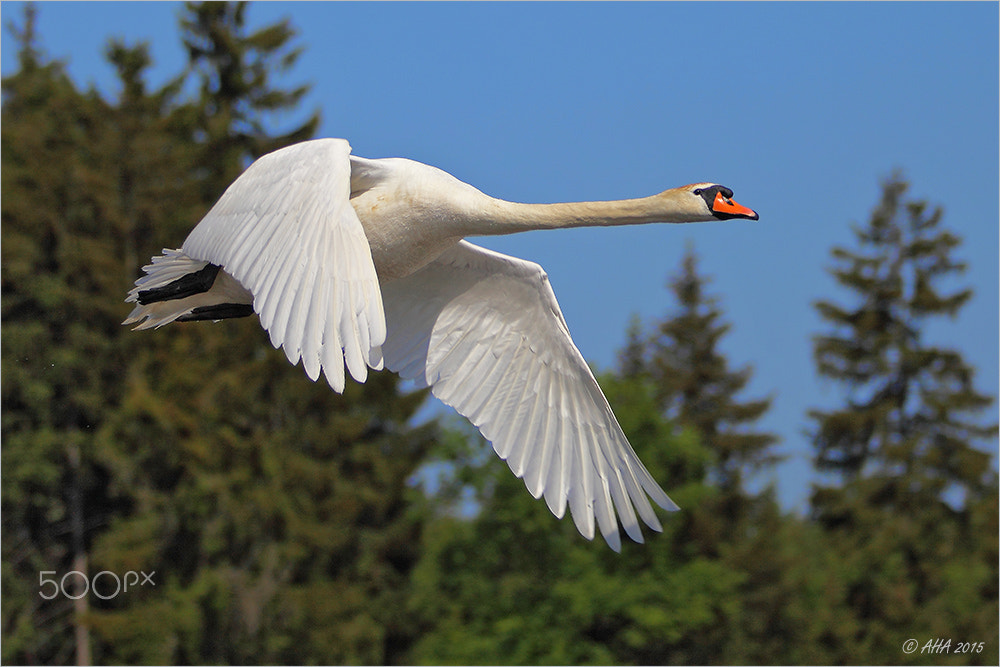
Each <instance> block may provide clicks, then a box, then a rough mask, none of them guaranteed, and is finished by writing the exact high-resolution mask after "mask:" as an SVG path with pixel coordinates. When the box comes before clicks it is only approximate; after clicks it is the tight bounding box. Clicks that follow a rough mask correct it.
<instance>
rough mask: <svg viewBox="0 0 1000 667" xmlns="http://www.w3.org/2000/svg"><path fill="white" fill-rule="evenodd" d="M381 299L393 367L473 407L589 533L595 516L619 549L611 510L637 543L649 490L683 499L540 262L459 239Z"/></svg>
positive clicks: (553, 502)
mask: <svg viewBox="0 0 1000 667" xmlns="http://www.w3.org/2000/svg"><path fill="white" fill-rule="evenodd" d="M382 298H383V302H384V304H385V313H386V323H387V328H388V336H387V338H386V343H385V345H384V346H383V354H384V355H385V362H386V366H387V367H388V368H390V369H391V370H394V371H397V372H398V373H399V374H400V375H401V376H403V377H404V378H407V379H414V380H416V381H417V382H418V383H422V384H426V385H430V386H431V391H432V392H433V393H434V395H435V396H437V397H438V398H440V399H441V400H442V401H443V402H445V403H447V404H448V405H450V406H452V407H454V408H455V409H456V410H458V412H460V413H461V414H462V415H464V416H466V417H468V418H469V420H470V421H472V423H473V424H475V425H476V426H477V427H478V428H479V430H480V431H481V432H482V434H483V435H484V436H485V437H486V438H487V439H488V440H490V441H491V442H492V443H493V447H494V449H495V450H496V452H497V454H499V455H500V458H502V459H504V460H506V461H507V464H508V465H509V466H510V468H511V470H512V471H513V472H514V474H515V475H517V476H518V477H523V479H524V483H525V485H526V486H527V487H528V490H529V491H530V492H531V494H532V495H533V496H534V497H536V498H538V497H539V496H541V495H543V494H544V496H545V501H546V503H547V504H548V506H549V509H550V510H552V513H553V514H555V515H556V516H557V517H562V516H563V514H564V512H565V510H566V504H567V501H568V503H569V507H570V511H571V513H572V515H573V520H574V522H575V523H576V526H577V528H578V529H579V530H580V532H581V533H582V534H583V535H584V536H585V537H587V538H588V539H592V538H593V537H594V519H595V517H596V519H597V525H598V527H599V528H600V531H601V534H602V535H603V536H604V539H605V540H607V542H608V544H609V545H610V546H611V547H612V548H613V549H615V550H616V551H617V550H619V549H620V548H621V541H620V538H619V534H618V522H617V521H616V519H615V510H617V513H618V517H619V518H620V520H621V522H622V525H623V526H624V528H625V531H626V532H627V533H628V535H629V537H631V538H632V539H633V540H635V541H636V542H642V531H641V530H640V528H639V523H638V521H637V519H636V514H635V511H634V510H633V505H634V507H635V510H637V511H638V513H639V516H641V517H642V519H643V521H645V522H646V524H647V525H649V526H650V527H652V528H653V529H655V530H661V527H660V523H659V521H658V520H657V517H656V514H655V512H654V511H653V508H652V506H651V505H650V504H649V500H648V499H647V497H646V496H647V494H648V495H649V496H650V497H652V498H653V500H655V501H656V502H657V504H659V505H660V506H661V507H663V508H665V509H677V506H676V505H675V504H674V503H673V502H672V501H671V500H670V498H668V497H667V494H665V493H664V492H663V490H662V489H661V488H660V487H659V486H658V485H657V483H656V482H655V481H654V480H653V478H652V477H651V476H650V474H649V473H648V472H647V471H646V469H645V467H643V465H642V463H641V462H640V461H639V458H638V457H637V456H636V454H635V452H634V451H633V450H632V447H631V446H630V445H629V443H628V441H627V440H626V439H625V434H624V433H622V430H621V427H620V426H619V425H618V421H617V420H616V419H615V416H614V414H613V413H612V412H611V407H610V406H609V405H608V402H607V399H605V398H604V394H603V393H601V389H600V387H598V385H597V381H596V380H595V379H594V375H593V374H592V373H591V372H590V368H589V367H588V366H587V363H586V362H585V361H584V359H583V356H582V355H581V354H580V352H579V350H577V348H576V346H575V345H574V344H573V341H572V339H571V338H570V335H569V330H568V328H567V327H566V321H565V320H564V319H563V316H562V313H561V312H560V311H559V305H558V304H557V303H556V298H555V295H554V294H553V293H552V288H551V286H550V285H549V281H548V278H547V276H546V275H545V272H544V271H542V268H541V267H540V266H538V265H537V264H533V263H531V262H526V261H523V260H520V259H516V258H513V257H507V256H506V255H501V254H499V253H495V252H492V251H489V250H485V249H483V248H480V247H478V246H475V245H472V244H471V243H468V242H466V241H462V242H460V243H459V244H458V245H457V246H456V247H455V248H453V249H451V250H448V251H447V252H445V253H444V254H443V255H442V256H441V257H439V258H438V259H437V260H435V261H434V262H432V263H431V264H429V265H428V266H426V267H424V268H422V269H420V270H419V271H417V272H416V273H414V274H413V275H411V276H409V277H407V278H403V279H401V280H397V281H393V282H390V283H387V284H386V285H384V286H383V292H382Z"/></svg>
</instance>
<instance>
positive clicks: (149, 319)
mask: <svg viewBox="0 0 1000 667" xmlns="http://www.w3.org/2000/svg"><path fill="white" fill-rule="evenodd" d="M142 270H143V271H145V272H146V275H144V276H143V277H141V278H139V279H138V280H137V281H135V287H133V288H132V290H131V291H130V292H129V293H128V297H127V298H126V299H125V301H126V302H128V303H134V304H136V306H135V308H134V309H133V310H132V312H131V313H129V316H128V317H127V318H126V319H125V321H124V322H122V324H138V326H136V327H135V329H136V330H138V329H152V328H159V327H162V326H163V325H164V324H170V323H171V322H173V321H175V320H176V321H178V322H189V321H192V320H222V319H226V318H228V317H246V316H247V315H253V295H252V294H251V293H250V292H249V291H247V290H246V289H245V288H244V287H243V286H242V285H240V283H239V282H238V281H237V280H236V279H235V278H233V277H232V276H231V275H229V274H228V273H226V272H225V271H223V270H222V269H221V268H220V267H219V266H218V265H216V264H210V263H208V262H203V261H199V260H196V259H191V258H190V257H188V256H187V255H185V254H184V253H183V252H181V251H180V250H170V249H168V248H164V249H163V254H162V255H158V256H156V257H154V258H153V262H152V263H151V264H147V265H146V266H144V267H142Z"/></svg>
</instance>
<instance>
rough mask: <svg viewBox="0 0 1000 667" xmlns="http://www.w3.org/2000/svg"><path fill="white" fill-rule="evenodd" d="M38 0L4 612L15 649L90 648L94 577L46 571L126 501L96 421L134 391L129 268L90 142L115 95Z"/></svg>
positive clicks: (8, 163)
mask: <svg viewBox="0 0 1000 667" xmlns="http://www.w3.org/2000/svg"><path fill="white" fill-rule="evenodd" d="M34 20H35V9H34V7H33V6H32V5H27V6H26V9H25V18H24V24H23V26H22V27H20V28H18V27H17V26H12V32H13V33H14V36H15V39H17V40H18V42H19V43H20V50H19V58H18V65H19V69H18V71H17V72H15V73H14V74H13V75H11V76H9V77H7V78H5V79H4V81H3V108H2V119H3V120H2V133H3V139H2V162H3V170H2V177H3V191H4V194H5V195H6V196H5V197H3V204H2V217H3V224H2V235H3V243H2V249H3V250H2V251H3V260H2V262H0V273H2V282H3V296H2V311H3V316H2V319H3V328H4V335H3V337H2V346H3V360H4V362H3V383H2V386H3V422H2V423H3V443H4V448H3V457H2V460H3V479H4V484H3V560H4V569H3V573H4V574H3V576H4V579H3V598H4V604H3V624H4V635H5V639H6V641H5V642H4V644H3V656H4V659H5V660H8V661H16V662H20V661H31V662H35V661H38V662H64V661H69V660H74V659H75V660H79V661H88V660H89V659H90V640H89V633H88V627H87V622H86V614H87V601H88V598H87V596H85V595H81V594H80V591H81V590H83V589H84V583H83V580H82V578H80V577H78V576H75V575H74V576H72V577H69V578H68V579H66V587H65V590H66V592H67V594H68V595H71V596H74V597H76V598H77V599H75V600H71V599H69V598H68V597H66V596H64V595H62V592H60V593H59V594H58V595H55V596H52V595H51V590H49V589H48V588H46V589H45V591H44V593H45V594H46V597H41V596H40V595H39V583H40V576H46V575H43V574H42V573H45V572H49V573H52V574H57V575H59V576H60V581H62V579H61V577H62V575H63V574H65V573H67V572H70V571H74V570H75V571H79V572H83V573H84V574H86V573H87V572H88V552H89V548H90V545H91V543H92V540H93V538H94V535H95V533H96V532H97V531H99V529H100V528H101V527H102V525H103V524H105V523H106V522H107V521H108V520H109V517H110V516H111V515H113V514H114V513H115V512H117V511H119V509H120V507H121V504H122V501H121V499H120V498H117V497H116V496H115V494H114V492H113V491H111V490H109V489H108V488H107V471H106V469H104V468H103V467H102V466H101V465H100V464H99V462H98V461H97V460H96V457H95V434H96V432H97V430H98V429H99V428H100V426H101V424H102V423H103V421H104V419H105V418H106V416H107V403H108V402H113V401H114V400H115V399H116V397H117V396H119V395H120V387H119V385H118V382H117V377H118V376H119V375H120V373H121V369H122V367H123V354H122V351H121V350H120V349H118V348H117V346H116V341H117V334H118V331H117V327H115V326H114V320H113V319H112V320H109V319H108V318H109V316H110V317H114V318H117V313H114V310H115V309H116V307H115V305H114V304H113V303H111V302H109V301H108V300H107V299H106V297H107V295H108V294H109V291H110V290H112V289H113V290H115V291H117V290H118V289H119V285H120V283H119V282H118V281H117V280H116V279H120V278H121V277H123V276H124V270H123V268H122V266H121V264H120V262H119V261H116V258H115V257H114V254H113V253H112V252H110V251H109V250H110V247H111V245H112V244H113V242H114V238H113V234H112V233H110V230H108V229H107V228H105V227H104V226H103V225H102V224H101V221H100V220H101V218H100V216H101V211H102V208H103V203H104V197H105V194H106V193H107V192H108V190H109V189H110V188H111V187H112V183H111V181H110V179H108V178H106V177H105V175H104V174H101V173H100V170H99V168H98V165H97V164H96V162H95V159H94V154H93V153H92V152H91V151H90V150H89V145H90V140H91V139H92V138H93V137H92V134H91V131H92V128H93V127H94V126H95V125H97V124H99V123H100V122H101V121H102V118H104V117H105V116H106V112H107V107H106V105H104V104H103V102H102V100H100V98H99V97H98V96H97V95H96V94H95V93H94V92H89V93H85V94H84V93H80V92H79V91H77V89H76V88H75V87H74V86H73V84H72V83H71V82H70V80H69V78H68V77H67V75H66V73H65V70H64V67H63V65H62V64H61V63H59V62H51V61H48V60H47V59H46V58H45V56H44V55H43V54H42V52H41V50H40V49H39V47H38V46H37V44H36V37H35V29H34ZM52 574H49V575H47V576H48V577H49V578H52Z"/></svg>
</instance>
